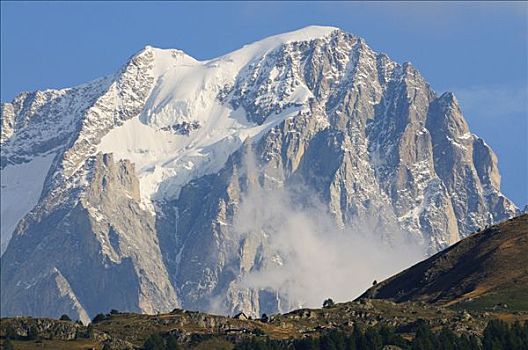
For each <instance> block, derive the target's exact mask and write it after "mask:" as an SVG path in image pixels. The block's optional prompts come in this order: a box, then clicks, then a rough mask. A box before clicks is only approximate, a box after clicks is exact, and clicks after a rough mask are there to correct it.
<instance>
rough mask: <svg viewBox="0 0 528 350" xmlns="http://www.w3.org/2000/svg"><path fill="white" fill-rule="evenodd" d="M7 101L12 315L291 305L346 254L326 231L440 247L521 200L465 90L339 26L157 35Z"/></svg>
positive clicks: (5, 186)
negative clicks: (162, 41)
mask: <svg viewBox="0 0 528 350" xmlns="http://www.w3.org/2000/svg"><path fill="white" fill-rule="evenodd" d="M1 113H2V114H1V123H2V134H1V145H2V153H1V169H2V173H1V174H2V176H1V178H2V220H1V221H2V247H3V248H6V249H5V253H4V254H3V256H2V260H1V264H2V266H1V268H2V276H1V278H2V280H1V282H2V291H1V306H2V314H3V315H18V314H26V315H49V316H58V315H61V314H65V313H66V314H69V315H70V316H71V317H72V318H73V317H74V318H80V319H82V320H83V321H88V319H89V318H90V317H92V316H94V315H95V314H97V313H98V312H102V311H104V312H106V311H108V310H110V309H119V310H129V311H137V312H148V313H155V312H158V311H167V310H171V309H173V308H174V307H177V306H183V307H185V308H187V309H200V310H208V311H216V312H234V311H245V312H247V313H249V314H259V313H261V312H274V311H285V310H287V309H291V308H292V307H297V306H301V305H306V304H310V303H313V301H312V299H310V298H308V296H306V295H305V294H303V293H306V291H308V290H314V288H311V285H310V284H309V283H313V282H312V281H313V280H318V279H319V278H323V277H325V276H327V277H329V276H331V274H330V273H329V271H334V270H336V269H341V270H340V271H345V272H346V273H348V270H350V269H349V268H348V267H347V268H345V269H343V265H344V264H343V263H341V261H339V262H337V261H336V260H335V259H334V258H333V257H332V256H333V255H336V254H328V257H326V258H324V259H322V260H321V261H322V262H321V263H319V262H318V261H319V260H316V259H314V257H316V256H320V254H322V253H324V251H325V249H326V251H329V252H332V250H331V249H340V248H342V247H345V249H344V250H345V253H343V254H339V256H340V257H344V258H345V260H346V259H347V255H346V251H348V252H349V254H351V255H354V254H352V253H350V249H358V245H361V244H362V243H361V242H367V241H368V242H370V241H372V240H375V241H379V242H381V244H382V245H383V246H389V247H391V246H395V245H400V244H402V242H404V243H403V244H404V245H406V244H407V243H405V242H412V244H413V245H414V244H416V245H417V246H419V247H421V248H420V249H423V250H424V251H425V254H432V253H434V252H437V251H438V250H440V249H443V248H445V247H447V246H448V245H450V244H452V243H454V242H456V241H458V240H459V239H460V238H462V237H465V236H467V235H469V234H470V233H472V232H474V231H477V230H478V229H479V228H482V227H484V226H486V225H489V224H491V223H493V222H495V221H500V220H503V219H506V218H510V217H512V216H514V215H515V214H516V213H517V211H518V210H517V208H516V207H515V206H514V205H513V204H512V202H511V201H509V200H508V199H507V198H506V197H504V196H503V195H502V194H501V192H500V175H499V171H498V168H497V159H496V156H495V155H494V153H493V152H492V150H491V149H490V147H489V146H488V145H487V144H486V143H485V142H484V141H483V140H482V139H480V138H479V137H477V136H475V135H474V134H472V133H471V132H470V131H469V129H468V126H467V124H466V122H465V120H464V118H463V115H462V112H461V110H460V106H459V104H458V102H457V100H456V98H455V96H454V95H453V94H451V93H445V94H442V95H441V96H438V95H437V94H436V93H435V92H434V91H433V90H432V89H431V87H430V86H429V84H428V83H427V82H426V81H425V79H424V78H423V77H422V76H421V75H420V73H419V72H418V71H417V70H416V69H415V68H414V67H413V66H412V65H411V64H408V63H405V64H398V63H396V62H394V61H392V60H391V59H390V58H389V57H388V56H386V55H384V54H381V53H377V52H375V51H373V50H372V49H371V48H370V47H369V46H368V45H367V44H366V43H365V41H364V40H363V39H361V38H358V37H356V36H354V35H351V34H349V33H346V32H344V31H342V30H339V29H337V28H332V27H307V28H304V29H301V30H298V31H295V32H292V33H287V34H282V35H277V36H273V37H270V38H267V39H264V40H261V41H258V42H256V43H254V44H250V45H246V46H244V47H243V48H241V49H239V50H236V51H234V52H232V53H229V54H226V55H224V56H221V57H219V58H216V59H212V60H208V61H198V60H195V59H194V58H192V57H190V56H189V55H187V54H185V53H183V52H182V51H180V50H170V49H168V50H164V49H163V50H162V49H156V48H152V47H148V46H147V47H145V49H143V50H141V51H140V52H139V53H137V54H136V55H134V56H133V57H131V58H130V59H129V60H128V61H127V63H126V64H125V65H124V66H123V67H122V68H121V69H120V70H119V71H118V72H116V73H115V74H113V75H111V76H107V77H104V78H101V79H98V80H95V81H92V82H89V83H87V84H84V85H80V86H77V87H73V88H67V89H61V90H45V91H36V92H33V93H21V94H20V95H18V96H17V97H16V98H15V99H14V100H13V101H12V102H11V103H4V104H2V107H1ZM323 219H324V220H323ZM323 221H324V225H323V224H322V223H321V222H323ZM325 225H326V226H325ZM329 226H331V227H333V228H335V230H334V229H332V230H329V229H327V228H328V227H329ZM314 227H315V230H316V232H315V233H314V234H312V235H309V234H310V232H313V231H314ZM330 231H332V232H333V231H335V232H334V233H332V235H331V234H330V233H328V235H326V236H325V232H330ZM358 232H362V233H361V234H358ZM355 234H356V235H357V237H356V236H354V235H355ZM356 238H357V240H356ZM329 242H334V243H332V245H328V246H327V245H326V244H329ZM335 242H337V243H335ZM344 242H347V244H344ZM354 242H355V243H354ZM310 243H312V245H311V247H312V248H313V249H312V250H309V249H308V247H310V246H309V244H310ZM341 243H343V244H341ZM409 244H411V243H409ZM360 249H361V248H360ZM363 250H365V251H368V249H367V247H366V246H365V248H364V249H363ZM336 251H340V250H336ZM375 254H376V252H374V251H371V254H368V255H375ZM306 257H308V259H307V258H306ZM303 259H304V260H303ZM316 262H317V263H316ZM329 262H330V263H333V264H334V265H331V268H330V269H326V270H325V269H322V268H320V267H321V266H322V265H324V264H326V263H329ZM391 264H393V265H397V264H396V263H394V262H393V263H388V264H387V265H391ZM324 266H326V265H324ZM399 267H402V266H393V268H394V269H397V268H399ZM298 268H304V270H302V271H303V274H302V275H304V276H308V278H307V279H305V280H303V283H299V278H300V276H301V273H300V272H299V270H297V269H298ZM390 272H394V271H390ZM270 273H271V275H270ZM310 274H312V276H310ZM265 276H267V277H270V276H271V277H272V278H268V279H267V280H266V283H267V284H266V283H264V282H263V281H264V280H265V279H264V277H265ZM369 278H370V276H367V277H364V279H369ZM263 283H264V284H263ZM306 283H308V284H306ZM361 283H364V280H362V282H361ZM361 283H359V282H358V284H359V285H358V286H357V291H358V292H359V291H361V289H363V287H364V286H363V285H360V284H361ZM324 284H329V283H319V284H318V286H317V287H318V288H319V287H324V286H322V285H324ZM344 289H346V288H344ZM319 292H320V294H323V293H327V292H328V290H326V289H324V290H320V291H319ZM353 296H354V295H350V296H347V297H348V298H352V297H353ZM312 297H313V300H319V298H322V297H323V296H321V295H319V294H316V295H314V296H312ZM343 297H345V296H343ZM308 306H310V305H308Z"/></svg>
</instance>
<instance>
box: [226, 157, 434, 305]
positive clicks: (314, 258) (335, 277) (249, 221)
mask: <svg viewBox="0 0 528 350" xmlns="http://www.w3.org/2000/svg"><path fill="white" fill-rule="evenodd" d="M247 163H248V164H249V166H248V168H251V167H254V162H253V161H249V162H247ZM252 164H253V165H252ZM249 173H253V174H256V172H252V171H250V172H249ZM254 178H255V179H256V176H254ZM250 182H251V186H250V187H249V189H248V191H247V193H246V194H245V196H244V197H243V200H242V202H241V205H240V208H239V212H238V213H237V215H236V216H235V217H234V219H233V227H234V230H235V234H238V235H239V238H240V242H241V244H242V242H243V241H244V240H246V239H254V238H255V237H259V238H260V239H261V240H262V249H263V250H264V251H265V254H263V255H264V256H265V257H266V258H265V259H264V260H263V261H261V262H260V266H258V267H255V266H254V267H253V269H252V270H251V271H249V272H248V273H247V274H245V275H244V276H243V278H242V279H241V280H240V281H239V283H238V284H239V285H240V286H241V287H245V288H251V289H256V290H268V291H272V292H274V293H278V294H279V295H280V296H281V299H282V300H283V301H284V302H285V304H286V305H283V310H280V311H289V309H292V308H297V307H301V306H302V307H320V306H321V303H322V301H323V300H324V299H326V298H328V297H331V298H333V299H334V300H336V301H348V300H352V299H354V298H355V297H357V296H359V295H360V294H361V293H362V292H364V291H365V290H366V289H367V288H368V287H369V286H371V284H372V281H373V280H375V279H376V280H378V281H379V280H382V279H384V278H386V277H389V276H390V275H392V274H394V273H397V272H399V271H400V270H402V269H403V268H406V267H408V266H410V265H411V264H413V263H415V262H417V261H419V260H420V259H422V258H423V256H424V255H423V250H422V249H421V247H420V246H419V245H418V244H415V243H410V242H408V241H405V239H404V237H403V234H402V233H401V231H399V229H398V228H396V227H395V228H393V230H387V228H384V229H385V231H389V232H393V233H394V237H391V242H387V241H383V240H382V238H381V234H380V233H379V232H378V230H379V229H380V228H379V227H378V228H377V229H375V228H374V225H371V224H369V220H368V218H363V220H362V222H361V223H358V222H356V223H354V227H346V228H338V227H337V226H336V224H335V220H334V219H333V218H332V216H331V215H330V214H329V213H328V207H326V206H325V205H323V204H322V203H320V202H318V201H317V200H313V198H316V197H317V196H315V195H313V194H311V193H310V191H309V190H307V189H306V188H302V189H301V191H297V190H291V189H290V190H288V189H285V188H276V189H272V190H270V189H264V188H262V187H261V186H260V185H259V184H258V181H256V180H254V181H250ZM299 192H301V193H302V196H301V197H302V199H301V201H299V200H298V198H299V196H298V193H299ZM300 202H302V203H300ZM373 221H375V220H373Z"/></svg>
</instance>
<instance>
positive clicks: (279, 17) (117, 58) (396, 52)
mask: <svg viewBox="0 0 528 350" xmlns="http://www.w3.org/2000/svg"><path fill="white" fill-rule="evenodd" d="M1 10H2V11H1V100H2V102H5V101H10V100H11V99H12V98H13V97H14V96H15V95H16V94H18V93H19V92H20V91H28V90H29V91H32V90H36V89H44V88H61V87H68V86H72V85H76V84H79V83H83V82H86V81H88V80H91V79H94V78H97V77H100V76H103V75H105V74H108V73H111V72H113V71H115V70H116V69H118V68H119V67H120V66H121V65H122V64H123V63H124V62H125V60H126V59H127V58H128V57H129V56H131V55H132V54H133V53H134V52H136V51H138V50H139V49H141V48H142V47H144V46H145V45H147V44H149V45H153V46H158V47H170V48H179V49H182V50H184V51H185V52H187V53H188V54H190V55H192V56H194V57H195V58H197V59H207V58H212V57H216V56H218V55H221V54H223V53H226V52H229V51H232V50H234V49H236V48H238V47H240V46H242V45H244V44H246V43H250V42H252V41H255V40H258V39H261V38H264V37H266V36H269V35H272V34H277V33H281V32H286V31H291V30H295V29H298V28H301V27H304V26H307V25H312V24H318V25H332V26H337V27H341V28H342V29H344V30H346V31H348V32H351V33H354V34H357V35H360V36H362V37H364V38H365V39H366V40H367V42H368V43H369V45H370V46H371V47H373V48H374V49H376V50H378V51H383V52H385V53H387V54H388V55H389V56H390V57H392V58H393V59H395V60H396V61H399V62H404V61H411V62H412V63H413V64H414V65H415V66H416V67H417V68H418V69H419V70H420V71H421V72H422V74H423V75H424V76H425V78H426V79H427V80H428V81H429V83H430V84H431V85H432V86H433V88H434V89H435V90H436V91H437V92H439V93H441V92H444V91H447V90H449V91H454V92H455V94H456V95H457V97H458V99H459V101H460V103H461V105H462V110H463V112H464V115H465V117H466V119H467V120H468V123H469V125H470V127H471V129H472V131H473V132H475V133H476V134H478V135H479V136H481V137H483V138H484V139H485V140H486V141H487V143H488V144H490V145H491V146H492V148H493V149H494V150H495V152H496V153H497V155H498V158H499V167H500V169H501V173H502V189H503V192H504V193H506V195H507V196H509V197H510V198H511V199H513V200H514V201H515V202H516V204H517V205H518V206H520V207H523V206H524V205H525V204H528V187H527V186H528V144H527V134H528V125H527V120H528V57H527V55H528V46H527V43H528V4H527V3H525V2H524V3H523V2H517V3H507V2H482V3H479V2H463V3H456V2H438V3H432V2H428V3H416V2H414V3H407V2H391V3H389V2H380V3H372V2H370V3H363V2H353V3H345V2H336V3H333V2H289V3H284V2H281V3H278V2H276V3H272V2H252V3H243V2H230V3H220V2H209V3H208V2H199V3H198V2H196V3H191V2H187V3H170V2H148V3H147V2H4V1H2V3H1Z"/></svg>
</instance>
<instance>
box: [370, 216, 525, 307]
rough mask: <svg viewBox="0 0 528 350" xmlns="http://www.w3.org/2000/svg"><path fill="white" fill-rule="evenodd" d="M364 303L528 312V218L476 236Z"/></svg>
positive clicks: (377, 289) (380, 287)
mask: <svg viewBox="0 0 528 350" xmlns="http://www.w3.org/2000/svg"><path fill="white" fill-rule="evenodd" d="M360 298H374V299H390V300H393V301H397V302H402V301H425V302H428V303H434V304H439V305H455V306H460V307H462V306H463V307H465V308H492V307H497V306H499V307H500V306H504V304H506V307H508V308H510V309H512V308H513V309H519V310H528V214H524V215H521V216H519V217H516V218H514V219H510V220H508V221H505V222H502V223H500V224H498V225H494V226H491V227H489V228H487V229H485V230H483V231H481V232H479V233H476V234H473V235H471V236H469V237H467V238H465V239H463V240H462V241H460V242H458V243H457V244H455V245H453V246H452V247H450V248H448V249H446V250H444V251H442V252H440V253H438V254H436V255H434V256H432V257H430V258H429V259H427V260H425V261H422V262H421V263H419V264H416V265H414V266H412V267H410V268H409V269H407V270H405V271H403V272H401V273H399V274H397V275H395V276H393V277H391V278H389V279H387V280H385V281H383V282H381V283H378V284H377V285H376V286H374V287H372V288H370V289H369V290H368V291H366V292H365V293H364V294H363V295H362V296H361V297H360Z"/></svg>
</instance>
